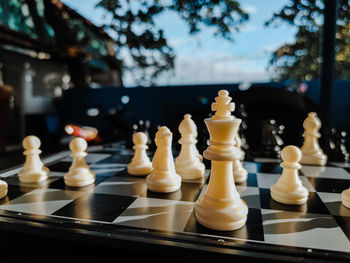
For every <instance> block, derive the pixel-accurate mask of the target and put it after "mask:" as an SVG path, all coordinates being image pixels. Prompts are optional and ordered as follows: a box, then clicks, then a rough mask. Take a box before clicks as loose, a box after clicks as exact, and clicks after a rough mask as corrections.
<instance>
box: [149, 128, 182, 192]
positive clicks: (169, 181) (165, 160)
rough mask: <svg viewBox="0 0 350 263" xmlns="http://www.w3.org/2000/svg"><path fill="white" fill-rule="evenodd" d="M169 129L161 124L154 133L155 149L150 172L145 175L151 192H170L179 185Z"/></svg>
mask: <svg viewBox="0 0 350 263" xmlns="http://www.w3.org/2000/svg"><path fill="white" fill-rule="evenodd" d="M172 138H173V134H172V133H171V131H170V130H169V129H168V128H167V127H165V126H162V127H160V128H159V130H158V131H157V133H156V136H155V143H156V146H157V150H156V152H155V154H154V156H153V160H152V168H153V170H152V172H151V173H150V174H149V175H148V176H147V177H146V183H147V188H148V189H149V190H150V191H153V192H160V193H170V192H175V191H177V190H179V189H180V187H181V176H180V175H178V174H177V173H176V171H175V164H174V157H173V153H172V148H171V144H172Z"/></svg>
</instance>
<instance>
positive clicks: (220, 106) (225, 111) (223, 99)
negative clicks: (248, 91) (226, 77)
mask: <svg viewBox="0 0 350 263" xmlns="http://www.w3.org/2000/svg"><path fill="white" fill-rule="evenodd" d="M231 100H232V98H231V97H230V96H229V93H228V91H227V90H220V91H219V92H218V96H217V97H216V98H215V102H213V103H212V104H211V110H212V111H215V115H214V116H212V119H213V120H232V119H233V118H234V117H233V116H232V115H231V112H233V111H234V110H235V104H234V103H233V102H231Z"/></svg>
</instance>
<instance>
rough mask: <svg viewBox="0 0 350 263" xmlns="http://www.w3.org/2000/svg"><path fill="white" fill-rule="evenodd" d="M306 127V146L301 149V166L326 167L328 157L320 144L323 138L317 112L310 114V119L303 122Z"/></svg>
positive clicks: (304, 134) (304, 135)
mask: <svg viewBox="0 0 350 263" xmlns="http://www.w3.org/2000/svg"><path fill="white" fill-rule="evenodd" d="M303 127H304V133H303V137H304V144H303V146H302V147H301V152H302V158H301V160H300V163H301V164H310V165H321V166H324V165H326V162H327V155H325V154H324V153H323V151H322V149H321V147H320V145H319V143H318V139H319V138H320V137H321V134H320V133H319V129H320V128H321V121H320V119H319V118H318V117H317V114H316V113H315V112H310V113H309V114H308V117H307V118H306V119H305V120H304V122H303Z"/></svg>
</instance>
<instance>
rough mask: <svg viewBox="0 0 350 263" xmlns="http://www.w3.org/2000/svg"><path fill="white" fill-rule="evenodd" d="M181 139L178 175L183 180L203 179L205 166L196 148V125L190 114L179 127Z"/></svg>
mask: <svg viewBox="0 0 350 263" xmlns="http://www.w3.org/2000/svg"><path fill="white" fill-rule="evenodd" d="M179 132H180V134H181V138H180V140H179V144H181V150H180V154H179V155H178V157H177V158H176V159H175V169H176V173H177V174H179V175H180V176H181V177H182V178H183V179H198V178H202V177H203V175H204V171H205V166H204V164H203V163H202V162H201V159H200V157H199V156H201V155H200V154H199V152H198V149H197V148H196V143H197V140H196V139H195V137H196V135H197V129H196V125H195V123H194V122H193V120H192V119H191V115H190V114H186V115H185V116H184V119H183V120H182V121H181V123H180V125H179Z"/></svg>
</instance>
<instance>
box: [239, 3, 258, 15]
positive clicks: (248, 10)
mask: <svg viewBox="0 0 350 263" xmlns="http://www.w3.org/2000/svg"><path fill="white" fill-rule="evenodd" d="M242 9H243V10H244V11H245V12H246V13H248V14H249V15H251V14H255V13H256V12H258V9H257V7H256V6H255V5H244V6H242Z"/></svg>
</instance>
